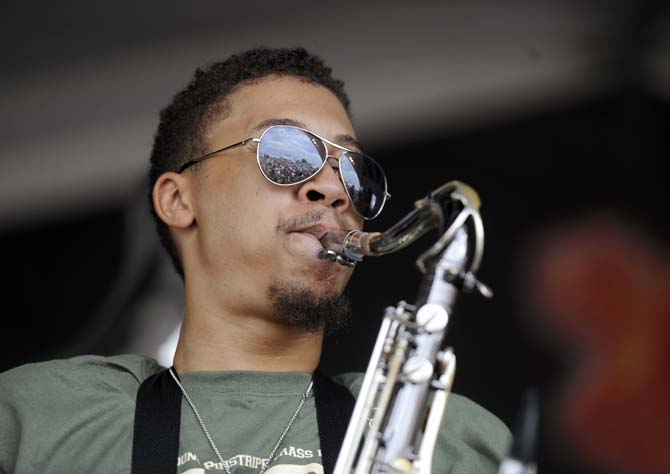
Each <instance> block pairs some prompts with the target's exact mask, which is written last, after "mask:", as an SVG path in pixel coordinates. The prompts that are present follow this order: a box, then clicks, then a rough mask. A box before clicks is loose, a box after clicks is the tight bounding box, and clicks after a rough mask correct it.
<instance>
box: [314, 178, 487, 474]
mask: <svg viewBox="0 0 670 474" xmlns="http://www.w3.org/2000/svg"><path fill="white" fill-rule="evenodd" d="M479 205H480V202H479V196H478V195H477V193H476V192H475V191H474V189H472V188H471V187H469V186H467V185H466V184H464V183H461V182H458V181H451V182H448V183H446V184H444V185H443V186H441V187H439V188H438V189H436V190H435V191H433V192H431V193H430V194H428V196H426V197H425V198H424V199H421V200H419V201H417V202H416V203H415V209H414V210H413V211H412V212H411V213H409V214H408V215H407V216H405V217H404V218H403V219H402V220H400V221H399V222H398V223H397V224H395V225H394V226H393V227H391V228H390V229H389V230H387V231H386V232H384V233H367V232H362V231H349V232H346V231H344V232H341V233H338V232H334V233H330V234H327V235H326V236H324V237H323V238H322V240H321V243H322V244H323V246H324V249H322V250H321V251H320V252H319V258H322V259H327V260H331V261H333V262H337V263H340V264H342V265H347V266H353V265H355V264H356V262H359V261H361V260H362V258H363V257H364V256H380V255H385V254H388V253H391V252H395V251H397V250H400V249H401V248H403V247H405V246H407V245H409V244H411V243H412V242H414V241H415V240H417V239H418V238H419V237H421V236H422V235H424V234H425V233H427V232H429V231H430V230H433V229H435V230H437V231H438V232H439V233H440V237H439V239H438V240H437V241H436V242H435V243H434V244H433V245H432V246H431V247H430V248H429V249H428V250H427V251H426V252H424V253H423V254H422V255H421V256H420V257H419V258H418V259H417V261H416V264H417V267H418V268H419V270H420V271H421V272H422V273H423V275H424V278H423V282H422V285H421V289H420V291H419V296H418V298H417V302H416V305H414V306H413V305H409V304H407V303H405V302H404V301H402V302H400V303H399V304H398V306H396V307H389V308H387V309H386V313H385V315H384V319H383V321H382V324H381V329H380V331H379V335H378V336H377V340H376V343H375V345H374V349H373V352H372V358H371V360H370V363H369V365H368V368H367V370H366V373H365V378H364V379H363V383H362V386H361V390H360V393H359V395H358V399H357V402H356V405H355V408H354V411H353V414H352V417H351V421H350V423H349V427H348V430H347V433H346V436H345V438H344V442H343V445H342V449H341V451H340V455H339V457H338V460H337V463H336V466H335V470H334V474H351V473H352V472H353V473H356V474H367V473H375V474H377V473H393V472H398V473H406V474H409V473H413V474H430V473H431V470H432V459H433V449H434V447H435V443H436V440H437V436H438V433H439V429H440V426H441V423H442V417H443V414H444V412H445V409H446V406H447V400H448V395H449V392H450V390H451V386H452V383H453V379H454V373H455V370H456V356H455V355H454V354H453V352H452V350H451V349H449V348H447V349H443V348H442V344H443V340H444V336H445V334H446V329H447V325H448V322H449V316H450V313H451V310H452V308H453V306H454V303H455V301H456V297H457V295H458V293H459V292H460V291H473V290H474V291H477V292H478V293H480V294H481V295H483V296H485V297H487V298H490V297H492V296H493V293H492V292H491V290H490V289H489V288H488V287H487V286H486V285H484V284H482V283H481V282H479V281H478V280H477V279H476V277H475V273H476V271H477V269H478V268H479V264H480V262H481V259H482V254H483V251H484V227H483V224H482V220H481V217H480V215H479Z"/></svg>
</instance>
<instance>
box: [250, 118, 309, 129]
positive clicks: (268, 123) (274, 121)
mask: <svg viewBox="0 0 670 474" xmlns="http://www.w3.org/2000/svg"><path fill="white" fill-rule="evenodd" d="M273 125H291V126H293V127H300V128H305V129H306V128H307V127H306V126H305V124H304V123H302V122H300V121H298V120H293V119H290V118H269V119H267V120H263V121H262V122H261V123H259V124H258V125H256V126H255V127H254V128H253V129H251V131H252V132H263V131H265V129H266V128H269V127H272V126H273Z"/></svg>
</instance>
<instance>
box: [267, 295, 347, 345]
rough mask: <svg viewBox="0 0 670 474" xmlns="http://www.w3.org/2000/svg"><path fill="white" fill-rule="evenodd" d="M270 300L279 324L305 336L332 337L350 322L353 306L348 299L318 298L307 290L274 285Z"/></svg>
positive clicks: (337, 297)
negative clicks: (299, 331)
mask: <svg viewBox="0 0 670 474" xmlns="http://www.w3.org/2000/svg"><path fill="white" fill-rule="evenodd" d="M267 296H268V299H269V300H270V301H271V303H272V306H273V310H274V312H275V316H276V317H277V319H278V320H279V321H280V322H282V323H285V324H287V325H290V326H292V327H294V328H296V329H300V330H302V331H305V332H311V333H317V332H319V331H321V330H322V329H323V330H324V331H325V332H326V333H330V332H332V331H335V330H337V329H341V328H343V327H346V326H347V325H348V324H349V321H350V320H351V303H350V301H349V298H348V297H347V296H345V295H337V294H335V295H318V294H316V293H315V292H314V291H312V290H310V289H308V288H303V287H296V286H290V285H280V284H272V285H270V286H269V287H268V290H267Z"/></svg>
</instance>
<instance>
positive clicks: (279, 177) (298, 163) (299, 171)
mask: <svg viewBox="0 0 670 474" xmlns="http://www.w3.org/2000/svg"><path fill="white" fill-rule="evenodd" d="M325 156H326V151H325V149H324V146H323V143H322V142H321V141H320V140H317V139H315V138H314V137H312V136H311V135H309V134H307V133H305V132H304V131H302V130H300V129H297V128H292V127H272V128H269V129H268V130H267V131H266V132H265V134H263V136H262V138H261V142H260V144H259V147H258V161H259V164H260V167H261V170H262V171H263V174H264V175H265V176H266V177H267V178H268V179H269V180H270V181H272V182H274V183H277V184H295V183H299V182H301V181H305V180H306V179H309V178H310V177H312V176H314V174H315V173H316V172H317V171H319V169H320V168H321V165H322V164H323V159H324V158H323V157H325Z"/></svg>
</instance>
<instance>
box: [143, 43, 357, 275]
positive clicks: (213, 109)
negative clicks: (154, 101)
mask: <svg viewBox="0 0 670 474" xmlns="http://www.w3.org/2000/svg"><path fill="white" fill-rule="evenodd" d="M270 75H280V76H294V77H297V78H299V79H301V80H304V81H306V82H309V83H313V84H318V85H321V86H323V87H325V88H327V89H329V90H330V91H332V92H333V93H334V94H335V95H336V96H337V98H338V99H339V100H340V102H341V103H342V105H343V106H344V109H345V110H346V111H347V113H349V98H348V97H347V94H346V92H345V91H344V83H343V82H342V81H341V80H339V79H335V78H334V77H333V76H332V69H331V68H330V67H328V66H326V65H325V64H324V62H323V60H322V59H321V58H320V57H319V56H316V55H314V54H310V53H309V52H307V51H306V50H305V49H303V48H293V49H288V48H255V49H250V50H246V51H243V52H241V53H238V54H235V55H233V56H231V57H229V58H228V59H226V60H225V61H221V62H215V63H212V64H209V65H207V66H206V67H205V68H203V69H200V68H198V69H196V71H195V75H194V77H193V79H192V80H191V82H190V83H189V84H188V86H186V88H185V89H183V90H182V91H180V92H178V93H177V94H176V95H175V96H174V98H173V99H172V102H170V104H169V105H168V106H167V107H166V108H164V109H163V110H162V111H161V114H160V123H159V125H158V131H157V132H156V135H155V137H154V145H153V149H152V151H151V166H150V168H149V201H150V206H149V208H150V209H151V214H152V217H153V219H154V221H155V223H156V230H157V232H158V237H159V238H160V242H161V244H162V245H163V247H164V248H165V250H166V251H167V253H168V255H169V256H170V258H171V260H172V263H173V265H174V268H175V270H177V273H179V275H180V276H181V277H182V278H184V268H183V265H182V261H181V256H180V255H179V250H178V248H177V245H176V243H175V241H174V239H173V237H172V235H171V233H170V229H169V227H168V226H167V224H165V222H163V221H162V220H161V218H160V217H158V215H157V214H156V211H155V209H154V206H153V199H152V191H153V187H154V184H155V183H156V181H157V180H158V178H159V177H160V176H161V175H162V174H163V173H166V172H168V171H177V170H178V169H179V167H180V166H181V165H182V164H183V163H185V162H186V161H188V160H191V159H193V158H195V157H197V156H200V155H203V154H205V153H207V151H209V150H207V149H206V147H207V143H206V138H205V137H206V135H207V132H208V130H209V127H210V126H211V125H212V124H213V123H214V122H215V121H216V120H221V119H223V118H225V117H226V113H227V105H228V104H227V102H226V99H227V98H228V97H229V96H230V94H232V93H233V92H235V91H236V90H237V89H238V88H239V87H241V86H243V85H246V84H250V83H253V82H256V81H258V80H259V79H262V78H264V77H267V76H270Z"/></svg>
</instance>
